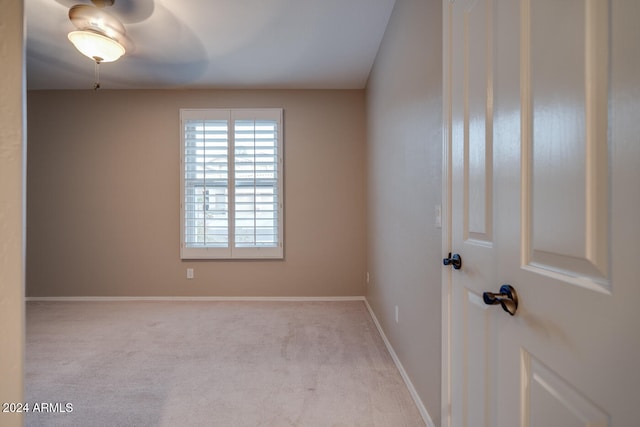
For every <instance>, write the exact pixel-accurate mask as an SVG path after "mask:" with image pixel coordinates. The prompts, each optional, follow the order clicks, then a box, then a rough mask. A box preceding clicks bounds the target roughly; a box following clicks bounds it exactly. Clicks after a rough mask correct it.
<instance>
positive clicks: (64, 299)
mask: <svg viewBox="0 0 640 427" xmlns="http://www.w3.org/2000/svg"><path fill="white" fill-rule="evenodd" d="M25 301H27V302H31V301H43V302H101V301H103V302H106V301H167V302H170V301H365V298H364V297H363V296H352V297H206V296H195V297H179V296H175V297H134V296H132V297H26V298H25Z"/></svg>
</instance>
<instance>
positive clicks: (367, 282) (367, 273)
mask: <svg viewBox="0 0 640 427" xmlns="http://www.w3.org/2000/svg"><path fill="white" fill-rule="evenodd" d="M368 284H369V272H368V271H367V285H368Z"/></svg>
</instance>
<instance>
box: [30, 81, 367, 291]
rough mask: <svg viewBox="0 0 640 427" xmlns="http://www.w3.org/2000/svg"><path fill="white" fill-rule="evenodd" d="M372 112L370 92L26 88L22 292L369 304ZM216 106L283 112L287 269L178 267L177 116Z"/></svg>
mask: <svg viewBox="0 0 640 427" xmlns="http://www.w3.org/2000/svg"><path fill="white" fill-rule="evenodd" d="M364 103H365V97H364V91H295V90H291V91H267V90H265V91H215V90H198V91H195V90H194V91H108V90H101V91H99V92H97V93H96V92H93V91H33V92H29V93H28V136H29V149H28V187H29V191H28V195H27V196H28V208H27V225H28V233H27V242H28V246H27V296H32V297H36V296H352V295H363V294H364V281H365V280H364V277H365V269H366V248H365V242H366V239H365V233H366V227H365V224H364V221H363V219H364V218H365V182H364V180H365V168H364V167H365V158H364V153H365V130H366V128H365V104H364ZM215 107H219V108H221V107H232V108H233V107H235V108H240V107H245V108H249V107H282V108H284V126H285V133H284V144H285V170H284V173H285V260H284V261H219V260H218V261H195V262H194V261H181V260H180V258H179V238H180V229H179V223H180V221H179V218H180V217H179V184H180V177H179V166H180V164H179V144H180V136H179V135H180V134H179V109H180V108H215ZM187 267H192V268H194V269H195V276H196V277H195V279H193V280H187V279H186V274H185V273H186V268H187Z"/></svg>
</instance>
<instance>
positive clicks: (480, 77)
mask: <svg viewBox="0 0 640 427" xmlns="http://www.w3.org/2000/svg"><path fill="white" fill-rule="evenodd" d="M492 7H493V0H462V1H456V2H455V3H454V4H453V13H454V16H455V20H456V22H459V23H460V27H459V30H458V31H456V32H455V33H454V34H452V43H453V46H455V49H456V52H458V53H459V54H458V55H454V56H453V58H452V61H453V63H454V64H455V65H454V67H453V70H454V72H455V75H453V76H452V78H453V81H454V84H453V86H452V88H451V91H452V92H451V93H452V102H451V108H452V117H453V120H452V141H451V142H452V144H451V150H452V171H453V182H452V186H453V198H452V204H453V206H454V207H455V208H454V210H453V211H452V212H453V217H452V221H453V222H454V223H455V224H456V226H454V227H453V228H452V242H453V248H455V251H456V252H460V254H461V255H462V269H461V270H456V271H455V273H453V274H452V277H453V287H452V301H454V302H453V304H452V307H453V309H454V310H455V315H454V316H453V317H452V321H451V328H452V331H453V335H452V336H453V337H454V339H453V340H452V342H451V346H452V353H453V355H454V356H453V358H452V362H451V368H452V369H451V376H452V379H453V382H452V384H453V390H452V391H453V393H454V394H455V395H459V396H460V399H459V400H454V401H452V406H451V409H452V412H453V414H455V416H454V418H455V419H457V420H459V421H460V424H459V425H461V426H470V427H471V426H473V427H491V426H495V408H494V407H492V406H491V405H492V404H493V402H492V401H491V400H490V399H489V398H490V397H491V396H493V395H495V386H496V382H495V376H494V375H493V372H494V370H495V363H496V357H495V356H496V354H495V351H496V346H495V340H496V334H495V320H494V315H493V313H492V311H491V310H489V309H488V307H487V306H486V305H485V304H484V302H483V300H482V292H483V290H484V289H485V288H486V287H487V286H490V284H493V283H494V282H495V281H496V278H495V274H494V271H493V270H492V269H481V268H479V266H483V265H486V263H489V262H491V260H492V259H493V257H494V255H493V253H494V251H495V249H494V248H493V239H494V236H493V205H494V200H493V120H492V117H491V115H492V112H493V106H492V90H493V88H492V85H493V83H492V82H493V68H492V60H491V55H492V38H493V36H492V26H491V16H492V13H493V12H492Z"/></svg>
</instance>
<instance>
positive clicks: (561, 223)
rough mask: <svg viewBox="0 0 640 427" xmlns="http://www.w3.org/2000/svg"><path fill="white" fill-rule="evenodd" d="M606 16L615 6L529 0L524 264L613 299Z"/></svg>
mask: <svg viewBox="0 0 640 427" xmlns="http://www.w3.org/2000/svg"><path fill="white" fill-rule="evenodd" d="M608 7H609V5H608V1H607V0H563V1H561V2H558V1H556V0H535V1H533V0H523V1H522V23H521V24H522V45H521V48H522V51H521V58H522V64H521V65H522V82H523V86H522V87H523V97H522V112H523V114H522V124H523V128H522V129H523V135H522V143H523V149H522V156H523V166H524V167H523V169H522V182H523V184H524V185H523V207H524V210H523V219H524V220H523V230H522V238H523V242H524V252H523V259H522V263H523V265H525V266H527V267H528V268H530V269H531V270H532V271H535V272H537V273H540V274H544V275H549V276H552V277H554V278H556V279H560V280H563V281H564V282H567V283H571V284H575V285H579V286H583V287H587V288H590V289H594V290H599V291H602V292H609V266H608V258H607V257H608V253H609V239H608V221H609V220H608V202H609V195H608V187H609V184H608V154H607V153H608V145H607V142H608V141H607V127H608V123H607V122H608V117H607V116H608V113H607V104H608V98H607V82H608V79H607V68H608V48H607V46H608V33H609V18H608V16H609V14H608ZM566 17H571V19H572V20H571V22H570V23H568V22H567V21H566V19H567V18H566Z"/></svg>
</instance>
